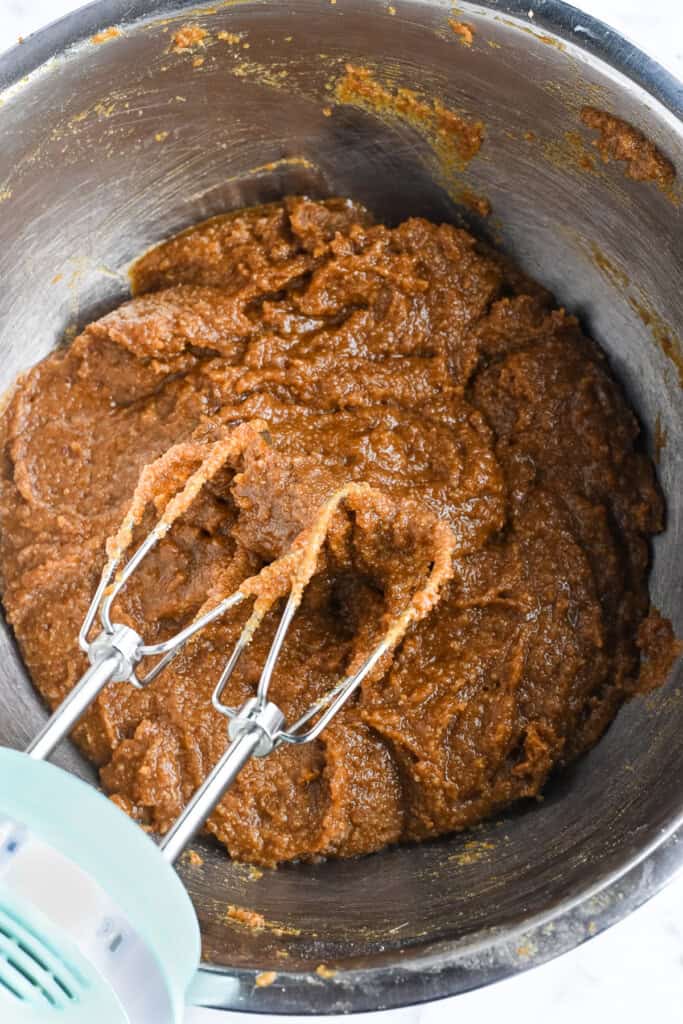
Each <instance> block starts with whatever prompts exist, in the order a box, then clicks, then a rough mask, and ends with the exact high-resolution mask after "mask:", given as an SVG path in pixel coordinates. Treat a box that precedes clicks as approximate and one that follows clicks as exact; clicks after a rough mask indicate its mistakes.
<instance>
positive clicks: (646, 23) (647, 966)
mask: <svg viewBox="0 0 683 1024" xmlns="http://www.w3.org/2000/svg"><path fill="white" fill-rule="evenodd" d="M79 6H81V4H80V3H79V2H73V0H0V52H1V51H2V50H5V49H6V48H7V47H9V46H10V45H12V43H14V42H15V41H16V39H17V37H18V36H20V35H21V36H27V35H28V34H29V33H30V32H33V31H35V30H36V29H37V28H40V27H41V26H42V25H45V24H47V23H48V22H49V21H52V20H54V19H55V18H57V17H59V16H61V15H62V14H66V13H67V12H68V11H71V10H73V9H75V8H76V7H79ZM575 6H577V7H582V8H583V9H584V10H586V11H588V12H589V13H590V14H593V15H595V16H596V17H598V18H601V19H602V20H603V21H606V22H608V23H609V24H611V25H613V26H614V27H615V28H616V29H618V30H619V31H620V32H622V33H623V34H624V35H626V36H628V37H630V38H631V39H633V40H637V41H638V45H639V46H640V47H641V49H644V50H646V51H647V52H649V53H650V54H651V55H652V56H653V57H655V58H656V59H657V60H659V62H660V63H661V64H663V65H664V66H665V67H667V68H668V69H669V70H671V71H673V72H674V73H675V74H677V75H678V77H679V78H683V0H647V2H645V0H575ZM456 1016H457V1019H458V1020H460V1021H463V1022H464V1021H474V1020H477V1021H480V1022H483V1024H487V1022H488V1021H492V1020H493V1019H494V1018H495V1019H500V1020H505V1022H506V1024H522V1022H524V1024H540V1022H541V1021H546V1020H549V1021H552V1024H576V1022H577V1021H585V1022H586V1024H593V1022H597V1021H599V1020H603V1019H604V1020H607V1021H609V1022H612V1021H614V1022H618V1024H642V1022H643V1021H648V1020H656V1021H657V1024H679V1022H680V1021H681V1020H682V1019H683V878H682V879H680V880H679V881H677V882H675V883H674V884H672V885H670V886H669V887H668V888H667V889H665V890H664V891H663V892H661V893H660V894H659V895H658V896H656V897H655V898H654V899H652V900H651V901H650V902H649V903H648V904H646V905H645V906H644V907H642V908H641V909H640V910H638V911H636V913H634V914H632V915H631V916H630V917H629V918H627V919H626V920H625V921H623V922H621V923H620V924H618V925H617V926H616V927H614V928H612V929H610V930H609V931H608V932H605V933H604V934H602V935H599V936H597V937H596V938H594V939H592V940H591V941H590V942H588V943H586V944H585V945H583V946H581V947H580V948H579V949H576V950H574V951H573V952H571V953H568V954H566V955H565V956H563V957H560V958H559V959H557V960H554V961H552V962H551V963H549V964H545V965H544V966H543V967H538V968H536V969H535V970H533V971H529V972H528V973H527V974H523V975H519V976H517V977H515V978H512V979H510V980H508V981H503V982H499V983H498V984H497V985H492V986H490V987H488V988H486V989H482V990H480V991H477V992H471V993H468V994H467V995H464V996H459V997H458V998H457V999H449V1000H444V1001H442V1002H439V1003H431V1004H427V1005H425V1006H421V1007H414V1008H409V1009H406V1010H398V1011H392V1012H390V1013H382V1014H362V1015H359V1016H357V1017H354V1018H353V1019H354V1021H357V1022H358V1024H362V1022H368V1024H369V1022H372V1024H409V1022H410V1024H450V1022H451V1021H453V1020H454V1019H455V1018H456ZM317 1019H319V1020H322V1018H317ZM324 1019H325V1020H326V1021H327V1022H329V1024H332V1022H333V1021H339V1020H342V1019H343V1018H336V1017H328V1018H324ZM305 1020H308V1021H311V1020H312V1018H302V1017H267V1018H264V1017H262V1018H260V1021H262V1022H263V1024H275V1022H277V1024H294V1022H295V1021H301V1022H303V1021H305ZM247 1022H248V1024H254V1022H255V1018H254V1016H253V1015H252V1014H241V1013H222V1012H218V1011H212V1010H198V1009H195V1010H188V1013H187V1021H186V1024H247Z"/></svg>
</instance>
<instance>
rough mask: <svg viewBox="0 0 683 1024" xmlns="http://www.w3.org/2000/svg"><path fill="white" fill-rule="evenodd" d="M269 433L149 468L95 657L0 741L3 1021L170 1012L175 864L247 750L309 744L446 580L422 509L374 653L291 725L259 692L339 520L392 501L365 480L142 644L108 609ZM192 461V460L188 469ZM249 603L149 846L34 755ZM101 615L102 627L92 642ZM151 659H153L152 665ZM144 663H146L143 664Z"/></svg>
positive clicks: (190, 938)
mask: <svg viewBox="0 0 683 1024" xmlns="http://www.w3.org/2000/svg"><path fill="white" fill-rule="evenodd" d="M265 430H266V425H265V424H264V423H263V422H262V421H252V422H251V423H247V424H243V425H241V426H239V427H237V428H236V429H235V430H233V431H231V432H230V433H229V434H227V435H226V436H224V437H222V438H220V439H219V440H217V441H213V442H210V443H207V442H204V443H201V444H200V443H197V442H187V443H185V444H180V445H176V446H174V447H173V448H171V449H169V450H168V451H167V452H166V453H165V454H164V455H162V456H161V457H160V458H159V459H158V460H157V461H156V462H155V463H152V464H151V465H150V466H148V467H146V468H145V469H144V470H143V472H142V474H141V477H140V480H139V483H138V486H137V487H136V490H135V493H134V495H133V499H132V501H131V505H130V507H129V510H128V513H127V515H126V517H125V519H124V521H123V523H122V525H121V527H120V529H119V530H118V532H117V533H116V535H115V536H114V537H112V538H111V539H110V540H109V541H108V543H107V563H106V565H105V568H104V570H103V572H102V576H101V579H100V582H99V585H98V587H97V589H96V592H95V594H94V597H93V599H92V602H91V604H90V607H89V609H88V611H87V614H86V616H85V619H84V622H83V626H82V628H81V631H80V634H79V643H80V646H81V648H82V650H83V651H84V652H85V653H86V654H87V656H88V659H89V661H90V667H89V668H88V670H87V671H86V672H85V674H84V675H83V676H82V678H81V679H80V681H79V682H78V683H77V684H76V685H75V686H74V688H73V689H72V690H71V692H70V693H69V694H68V696H67V697H66V699H65V700H64V701H63V703H62V704H61V706H60V707H59V708H58V709H57V710H56V711H55V713H54V714H53V715H52V717H51V718H50V719H49V720H48V722H47V724H46V725H45V727H44V728H43V729H42V730H41V732H40V733H39V734H38V735H37V736H36V737H35V739H34V740H33V741H32V742H31V744H30V745H29V746H28V747H27V749H26V751H25V753H24V754H20V753H18V752H16V751H9V750H3V749H0V1010H2V1013H0V1019H2V1020H3V1021H5V1020H7V1019H9V1021H12V1022H14V1021H15V1020H16V1021H17V1022H23V1021H27V1022H38V1021H49V1020H51V1019H52V1016H53V1015H54V1014H55V1012H56V1011H60V1012H62V1013H63V1012H64V1011H68V1013H67V1015H66V1017H64V1016H63V1017H62V1019H63V1020H65V1021H68V1022H69V1024H71V1022H72V1021H73V1022H74V1024H78V1022H82V1024H86V1022H88V1024H91V1022H92V1020H93V1019H94V1017H93V1014H94V1013H95V1012H97V1014H98V1018H99V1020H100V1022H101V1024H108V1022H110V1021H111V1024H119V1022H122V1021H127V1022H130V1024H134V1022H138V1021H140V1022H144V1024H155V1022H156V1021H159V1024H161V1022H163V1024H168V1022H169V1021H176V1020H179V1019H180V1015H181V1014H182V1007H183V1005H184V997H185V992H186V989H187V986H188V983H189V981H190V980H191V977H192V974H193V973H194V970H195V969H196V967H197V964H198V960H199V933H198V925H197V921H196V916H195V914H194V910H193V908H192V906H191V903H190V901H189V898H188V896H187V894H186V892H185V890H184V889H183V887H182V884H181V883H180V880H179V878H178V876H177V875H176V874H175V872H174V871H173V870H172V869H171V865H172V864H173V863H174V862H175V861H176V860H177V859H178V857H179V856H180V854H181V853H182V851H183V850H184V848H185V847H186V846H187V844H188V842H189V841H190V840H191V838H192V837H193V836H194V835H195V834H196V832H197V831H198V830H199V829H200V828H201V827H202V826H203V824H204V822H205V821H206V819H207V817H208V816H209V815H210V814H211V812H212V810H213V809H214V808H215V807H216V805H217V804H218V802H219V801H220V800H221V798H222V796H223V795H224V793H225V792H226V790H227V789H228V788H229V786H230V785H231V784H232V783H233V781H234V780H235V778H236V777H237V775H238V773H239V772H240V771H241V769H242V768H243V767H244V765H245V764H246V763H247V761H248V760H249V759H250V758H251V757H264V756H267V755H269V754H271V753H272V752H273V751H274V750H275V749H276V748H277V747H279V746H280V745H281V744H284V743H289V744H303V743H309V742H311V741H313V740H315V739H316V738H317V737H318V736H319V735H320V734H321V732H322V731H323V730H324V729H325V728H326V726H327V725H328V724H329V723H330V721H331V720H332V719H333V718H334V716H335V715H336V714H337V713H338V712H339V711H340V710H341V708H342V707H343V706H344V705H345V704H346V703H347V701H348V700H349V699H350V698H351V696H352V695H353V694H354V693H355V692H356V691H357V690H358V688H359V687H360V685H361V684H362V682H363V681H364V680H365V679H367V678H368V677H370V676H371V675H372V674H373V673H376V674H377V675H378V676H379V675H381V674H382V672H383V671H384V670H385V669H386V666H387V659H388V657H389V656H390V654H391V652H392V651H393V650H394V649H395V648H396V647H397V645H398V644H399V643H400V642H401V640H402V639H403V637H404V636H405V634H406V632H407V630H408V629H409V628H410V626H411V625H413V624H415V623H417V622H419V621H420V620H421V619H423V618H424V617H425V616H426V615H428V614H429V612H430V611H431V609H432V608H433V607H434V605H435V604H436V603H437V602H438V599H439V594H440V592H441V589H442V588H443V586H444V585H445V584H446V583H447V582H448V580H449V579H450V578H451V576H452V571H453V570H452V556H453V550H454V544H455V540H454V537H453V534H452V532H451V530H450V528H449V527H448V526H447V524H445V523H443V522H441V521H439V520H438V519H436V517H433V521H431V518H430V523H429V546H430V551H431V552H432V557H431V558H430V559H429V562H428V564H427V566H426V569H425V578H424V579H423V580H422V581H421V583H420V585H417V583H416V586H415V588H414V591H413V594H412V598H411V600H410V601H409V602H408V604H407V605H406V606H405V607H404V608H403V610H402V611H401V612H400V613H398V614H396V615H393V616H390V617H387V621H385V622H383V624H382V625H383V627H384V630H383V634H382V636H381V639H380V640H379V642H378V643H376V644H375V645H374V646H373V647H372V649H371V650H370V651H369V653H361V654H360V655H358V656H357V657H356V658H355V659H354V660H352V662H351V664H350V666H349V668H348V672H347V674H346V675H345V676H344V678H342V679H341V680H340V681H339V682H338V683H337V684H336V685H335V686H334V687H333V688H332V689H331V690H330V691H329V692H327V693H326V694H325V695H324V696H323V697H321V698H319V699H318V700H315V701H314V702H313V703H312V704H311V706H310V707H309V708H308V709H307V710H306V711H305V713H304V714H302V715H300V716H299V717H298V719H297V720H296V721H294V722H293V723H291V724H287V723H286V722H285V716H284V714H283V712H282V711H281V709H280V708H279V707H278V706H277V704H275V703H274V702H273V701H271V700H269V696H268V693H269V686H270V682H271V679H272V675H273V672H274V669H275V666H276V663H277V659H278V655H279V653H280V650H281V648H282V645H283V643H284V641H285V638H286V635H287V632H288V630H289V627H290V625H291V623H292V620H293V618H294V616H295V614H296V611H297V609H298V608H299V606H300V604H301V601H302V598H303V595H304V591H305V589H306V587H307V585H308V584H309V582H310V581H311V580H312V578H313V577H314V575H316V573H318V572H319V571H321V567H322V565H323V564H324V549H325V546H326V544H327V543H329V542H330V537H331V527H332V524H333V523H334V521H335V517H338V516H339V515H341V514H343V511H344V509H345V508H353V507H354V506H355V507H363V508H364V509H366V510H368V509H369V510H370V511H371V513H372V514H373V515H374V516H376V517H377V518H378V520H379V521H382V518H383V517H387V516H389V515H390V514H391V511H392V509H393V508H395V503H394V502H393V501H392V500H391V499H389V498H387V496H386V495H384V494H383V493H382V492H380V491H378V490H376V489H374V488H372V487H370V486H369V485H367V484H365V483H356V482H351V483H347V484H345V485H343V486H342V487H340V488H339V489H338V490H337V491H336V492H334V493H333V494H332V495H331V496H330V497H329V498H328V499H327V500H326V501H325V502H324V504H323V505H322V506H321V507H320V508H319V509H318V511H317V513H316V515H315V517H314V518H313V521H312V522H311V523H310V525H308V526H307V527H306V528H305V529H303V530H302V531H301V532H300V533H299V535H298V536H297V537H296V538H295V540H294V541H293V543H292V544H291V546H290V548H289V550H288V551H286V552H285V553H284V554H283V555H281V556H280V557H278V558H276V559H275V560H274V561H272V562H270V563H269V564H267V565H266V566H265V567H264V568H262V569H261V570H260V572H258V573H257V574H256V575H254V576H251V577H249V578H248V579H246V580H244V581H243V582H242V583H241V584H240V586H239V588H238V589H236V590H234V591H233V592H231V593H229V594H227V595H224V596H220V597H218V598H212V599H211V600H210V601H208V602H207V603H206V604H205V605H204V607H203V608H202V609H200V611H199V613H198V614H197V616H196V617H195V618H194V620H193V621H192V622H190V623H189V624H188V625H187V626H185V627H184V628H183V629H181V630H179V631H178V632H176V633H175V635H173V636H172V637H171V638H170V639H167V640H164V641H162V642H157V643H146V642H145V640H144V639H143V637H142V636H141V635H140V633H138V632H137V630H135V629H133V628H132V627H131V626H129V625H127V624H125V623H123V622H117V621H115V618H114V605H115V602H116V601H117V598H118V597H119V596H120V594H121V592H122V591H123V589H124V588H125V586H126V584H127V583H128V582H129V580H130V579H131V577H132V576H133V574H134V573H135V572H136V570H138V568H139V567H140V565H141V563H142V562H143V560H144V559H145V558H146V556H147V555H149V553H150V552H151V551H152V550H153V549H154V548H155V547H156V546H157V545H158V544H159V543H160V541H162V540H163V538H164V537H165V536H166V535H167V534H168V533H169V531H170V530H171V528H172V527H173V524H174V523H175V522H177V520H178V519H179V518H181V517H182V516H183V515H184V514H185V513H186V512H187V511H188V509H189V508H190V506H191V505H192V503H193V501H194V500H195V499H196V498H197V496H198V494H199V493H200V491H201V490H202V488H203V487H204V486H205V485H206V484H207V483H209V482H211V481H212V480H213V479H214V478H215V477H216V475H217V474H218V473H219V471H221V470H222V469H224V468H225V467H226V466H227V467H231V466H234V465H235V464H236V463H237V462H238V461H239V458H240V456H241V455H242V454H243V452H244V450H245V448H246V446H247V445H248V444H249V443H250V441H252V440H253V438H254V436H255V434H260V435H261V436H263V435H264V433H265ZM188 466H190V467H195V468H191V471H190V472H189V474H188ZM169 486H170V487H171V490H172V494H171V496H170V497H169V499H168V500H167V501H166V502H165V503H163V511H162V513H161V515H160V517H159V519H158V521H157V522H156V525H155V526H154V528H153V529H152V530H151V532H150V533H149V534H148V535H147V537H146V539H145V540H144V541H143V542H142V544H140V546H139V547H138V548H137V549H136V550H135V553H134V554H133V555H132V557H130V558H129V560H128V561H127V562H125V563H124V557H125V555H126V553H127V552H128V551H129V549H130V547H131V546H132V544H133V534H134V531H135V530H136V528H138V527H139V526H140V524H141V522H142V520H143V517H144V515H145V513H146V511H147V510H148V508H149V507H150V505H152V504H154V505H156V506H158V505H159V503H160V501H161V500H162V496H160V494H159V491H160V490H162V491H163V490H166V489H168V487H169ZM285 598H286V603H285V606H284V610H283V612H282V614H281V617H280V619H279V622H278V625H277V628H276V630H275V635H274V638H273V641H272V643H271V646H270V649H269V651H268V654H267V657H266V659H265V663H264V665H263V669H262V671H261V674H260V678H259V680H258V684H257V686H256V690H255V693H254V695H253V696H252V697H250V698H249V699H248V700H246V701H245V702H244V703H243V704H242V705H241V706H240V707H237V708H235V707H230V706H228V705H226V704H224V703H223V694H224V692H225V689H226V686H227V684H228V681H229V679H230V677H231V675H232V673H233V671H234V669H235V667H236V665H237V663H238V661H239V659H240V657H241V655H242V654H243V653H244V651H245V650H246V648H247V647H248V645H249V643H250V641H251V639H252V637H253V636H254V634H255V632H256V630H257V629H258V628H259V626H260V625H261V624H262V622H263V619H264V616H265V615H266V614H267V613H268V612H269V611H270V610H271V609H272V608H273V607H274V606H275V605H276V604H277V602H279V601H280V600H283V599H285ZM246 600H253V607H252V611H251V614H250V615H249V617H248V619H247V621H246V623H245V625H244V627H243V629H242V631H241V633H240V634H239V637H238V640H237V642H236V644H235V646H234V648H233V650H232V653H231V654H230V656H229V658H228V659H227V662H226V665H225V668H224V670H223V672H222V674H221V676H220V678H219V679H218V681H217V684H216V687H215V690H214V693H213V698H212V703H213V707H214V708H215V710H216V711H217V712H219V713H220V714H222V715H224V716H225V717H226V718H227V719H228V720H229V724H228V736H229V740H230V742H229V744H228V746H227V749H226V751H225V753H224V754H223V756H222V757H221V758H220V759H219V761H218V762H217V764H216V765H215V767H214V768H213V770H212V771H211V772H210V773H209V775H208V776H207V778H206V779H205V781H204V782H203V783H202V785H201V786H200V787H199V788H198V789H197V791H196V792H195V794H194V795H193V796H192V798H191V799H190V801H189V802H188V804H187V805H186V807H185V808H184V810H183V811H182V813H181V814H180V816H179V817H178V819H177V820H176V822H175V823H174V824H173V825H172V827H171V828H170V830H169V831H168V832H167V834H166V835H165V836H164V837H163V838H162V839H161V841H160V843H159V844H158V845H156V844H154V843H153V842H152V840H151V839H149V837H148V836H146V835H145V833H144V832H143V831H142V830H141V829H140V828H139V827H138V826H137V825H136V824H135V823H134V822H132V821H131V820H130V819H129V818H128V817H127V816H126V815H125V814H123V812H121V811H120V810H119V809H118V808H117V807H115V806H114V805H113V804H112V803H111V802H110V801H108V800H106V799H105V798H104V797H103V796H101V795H100V794H98V793H97V792H96V791H95V790H93V789H92V788H90V787H88V786H86V785H85V784H84V783H82V782H81V781H80V780H77V779H76V778H74V777H73V776H70V775H67V774H66V773H64V772H62V771H61V770H60V769H58V768H56V767H54V766H53V765H49V764H47V763H45V761H44V759H45V758H47V757H48V756H49V755H50V753H51V752H52V751H53V750H54V748H55V747H56V745H57V744H58V743H59V742H60V740H61V739H62V738H63V737H64V736H66V734H67V733H68V732H69V731H70V730H71V728H72V727H73V726H74V725H75V724H76V723H77V722H78V721H79V719H80V718H81V716H82V715H83V714H84V712H85V711H86V709H87V708H88V707H89V706H90V704H92V702H93V701H94V700H95V699H96V697H97V695H98V694H99V693H100V692H101V691H102V690H103V689H104V687H105V686H107V685H108V684H109V683H123V682H127V683H130V684H131V685H133V686H135V687H146V686H148V685H149V684H150V683H151V682H152V681H153V680H154V679H156V678H157V677H158V676H159V674H160V673H161V672H162V671H163V670H164V669H165V668H166V666H167V665H168V664H169V662H170V661H171V660H172V659H173V658H174V657H175V656H176V655H177V654H178V653H179V652H180V651H181V650H182V649H183V648H184V647H185V646H186V645H187V644H189V643H191V642H192V641H193V638H194V637H196V636H197V634H198V633H199V632H200V631H202V630H204V629H205V628H206V627H207V626H208V625H209V624H210V623H212V622H215V621H216V620H217V619H219V618H221V617H222V616H225V615H227V613H228V612H229V611H230V610H231V609H233V608H235V607H236V606H237V605H239V604H241V603H242V602H244V601H246ZM96 619H99V622H100V625H101V631H100V632H99V634H98V635H97V636H96V637H94V638H93V639H90V634H91V632H92V629H93V626H94V624H95V620H96ZM150 659H151V660H152V664H151V665H147V663H148V662H149V661H150ZM154 659H157V660H154ZM143 664H145V665H147V667H146V671H145V672H144V673H142V674H140V672H139V670H140V667H141V666H142V665H143ZM27 755H28V756H27ZM74 805H77V806H78V814H77V816H74V812H73V808H74ZM83 822H87V823H88V827H87V829H86V828H85V827H83V824H82V823H83ZM121 850H125V851H126V858H128V857H130V856H133V857H134V858H135V861H134V862H135V864H136V873H137V875H138V876H139V877H140V878H141V879H142V880H144V890H145V891H144V893H142V892H141V889H142V886H137V887H131V884H130V876H129V873H128V872H127V871H126V858H124V860H123V861H122V860H121V858H119V857H118V856H117V851H121ZM170 936H173V940H171V939H170ZM5 1004H7V1005H8V1006H9V1018H8V1017H7V1015H6V1013H5V1011H4V1010H3V1006H4V1005H5Z"/></svg>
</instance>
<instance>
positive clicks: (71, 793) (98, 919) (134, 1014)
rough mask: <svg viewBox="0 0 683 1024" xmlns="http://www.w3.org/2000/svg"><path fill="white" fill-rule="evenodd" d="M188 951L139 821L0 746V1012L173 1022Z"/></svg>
mask: <svg viewBox="0 0 683 1024" xmlns="http://www.w3.org/2000/svg"><path fill="white" fill-rule="evenodd" d="M199 958H200V936H199V926H198V923H197V918H196V915H195V912H194V909H193V907H192V904H191V902H190V899H189V897H188V895H187V893H186V891H185V889H184V888H183V885H182V883H181V882H180V879H179V878H178V876H177V875H176V873H175V871H174V870H173V867H172V866H171V865H170V864H168V863H167V862H166V861H165V860H164V859H163V858H162V857H161V856H160V854H159V849H158V847H157V846H156V845H155V844H154V843H153V842H152V840H151V839H149V838H148V836H147V835H146V834H145V833H144V832H143V830H142V829H141V828H140V827H139V826H138V825H136V824H135V823H134V822H133V821H131V820H130V819H129V818H128V817H127V816H126V815H125V814H124V813H123V812H122V811H121V810H119V808H118V807H116V806H115V805H114V804H113V803H111V802H110V801H109V800H107V799H106V797H104V796H103V795H102V794H101V793H98V792H97V791H96V790H95V789H93V788H91V787H90V786H88V785H87V784H85V783H84V782H82V781H81V780H80V779H77V778H75V777H74V776H72V775H69V774H67V773H66V772H64V771H62V769H60V768H57V767H55V766H54V765H52V764H49V763H47V762H45V761H39V760H33V759H32V758H30V757H28V756H27V755H26V754H23V753H19V752H17V751H14V750H7V749H0V1021H2V1022H3V1024H51V1022H55V1024H56V1022H60V1024H177V1022H180V1021H181V1020H182V1015H183V1008H184V1005H185V995H186V991H187V988H188V985H189V983H190V981H191V979H192V977H193V975H194V973H195V971H196V968H197V966H198V964H199Z"/></svg>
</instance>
